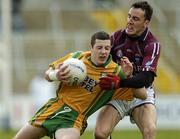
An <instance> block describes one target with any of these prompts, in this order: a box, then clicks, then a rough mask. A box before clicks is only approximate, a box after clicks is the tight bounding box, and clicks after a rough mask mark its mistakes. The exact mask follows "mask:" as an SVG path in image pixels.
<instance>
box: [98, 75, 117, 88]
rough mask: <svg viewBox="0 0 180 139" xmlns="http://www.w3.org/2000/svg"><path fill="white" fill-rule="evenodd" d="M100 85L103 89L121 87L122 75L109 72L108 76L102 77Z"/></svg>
mask: <svg viewBox="0 0 180 139" xmlns="http://www.w3.org/2000/svg"><path fill="white" fill-rule="evenodd" d="M99 86H100V87H101V89H103V90H110V89H117V88H119V87H120V77H119V76H117V75H110V74H108V75H107V76H105V77H102V78H100V82H99Z"/></svg>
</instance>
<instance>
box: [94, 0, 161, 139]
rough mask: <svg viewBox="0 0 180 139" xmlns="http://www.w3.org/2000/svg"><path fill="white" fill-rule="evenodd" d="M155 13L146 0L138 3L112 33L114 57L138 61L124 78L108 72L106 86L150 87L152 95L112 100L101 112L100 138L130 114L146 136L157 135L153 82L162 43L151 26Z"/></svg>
mask: <svg viewBox="0 0 180 139" xmlns="http://www.w3.org/2000/svg"><path fill="white" fill-rule="evenodd" d="M152 13H153V9H152V7H151V6H150V5H149V4H148V3H147V2H146V1H141V2H136V3H134V4H133V5H132V6H131V8H130V10H129V12H128V18H127V26H126V28H125V29H124V30H123V29H122V30H118V31H116V32H115V33H114V34H113V35H112V44H113V47H112V50H111V54H112V56H113V60H114V61H115V62H117V63H119V62H120V61H121V60H124V59H127V58H128V59H129V61H130V62H132V63H133V65H134V75H133V77H130V78H128V79H125V80H120V79H117V78H116V77H114V76H107V77H103V78H101V81H100V86H101V88H102V89H112V88H115V89H116V88H120V87H129V88H141V87H146V90H147V94H148V98H147V99H146V100H140V99H134V100H133V101H122V100H113V101H110V102H109V103H108V105H106V106H105V107H104V108H103V109H102V110H101V112H100V114H99V116H98V119H97V123H96V130H95V138H96V139H107V137H108V136H109V135H110V134H111V133H112V131H113V128H114V127H115V126H116V125H117V123H118V122H119V121H120V120H121V119H123V117H124V116H127V115H129V116H130V119H131V122H135V123H136V125H137V126H138V127H139V129H140V131H141V133H142V136H143V139H155V135H156V108H155V93H154V90H153V87H152V83H153V81H154V78H155V77H156V70H157V63H158V59H159V56H160V44H159V42H158V41H157V40H156V39H155V37H154V36H153V35H152V33H151V32H150V30H149V29H148V25H149V23H150V20H151V16H152ZM117 82H120V83H119V84H117Z"/></svg>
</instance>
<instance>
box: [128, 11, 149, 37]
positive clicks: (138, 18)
mask: <svg viewBox="0 0 180 139" xmlns="http://www.w3.org/2000/svg"><path fill="white" fill-rule="evenodd" d="M148 25H149V20H146V19H145V11H143V10H142V9H141V8H131V9H130V10H129V13H128V18H127V25H126V33H127V34H128V35H129V36H132V37H137V36H140V35H141V34H142V33H143V32H144V30H145V29H146V27H147V26H148Z"/></svg>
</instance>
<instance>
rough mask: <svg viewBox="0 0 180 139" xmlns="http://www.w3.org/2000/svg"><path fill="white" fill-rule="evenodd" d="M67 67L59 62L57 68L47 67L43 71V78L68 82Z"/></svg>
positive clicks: (50, 80)
mask: <svg viewBox="0 0 180 139" xmlns="http://www.w3.org/2000/svg"><path fill="white" fill-rule="evenodd" d="M68 73H69V69H68V66H63V63H60V64H59V66H58V67H57V68H54V69H53V67H51V66H50V67H49V69H48V70H47V71H46V72H45V79H46V80H47V81H49V82H52V81H61V82H63V83H68V82H69V80H68V79H69V74H68Z"/></svg>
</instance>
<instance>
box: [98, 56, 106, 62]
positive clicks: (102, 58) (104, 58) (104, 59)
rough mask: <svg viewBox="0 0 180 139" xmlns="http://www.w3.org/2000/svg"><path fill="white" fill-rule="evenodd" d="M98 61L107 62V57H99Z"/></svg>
mask: <svg viewBox="0 0 180 139" xmlns="http://www.w3.org/2000/svg"><path fill="white" fill-rule="evenodd" d="M99 60H100V61H106V60H107V57H106V56H100V57H99Z"/></svg>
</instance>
